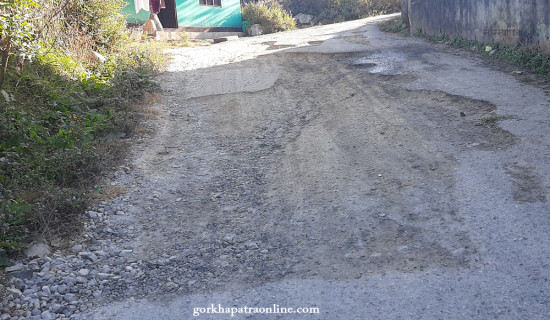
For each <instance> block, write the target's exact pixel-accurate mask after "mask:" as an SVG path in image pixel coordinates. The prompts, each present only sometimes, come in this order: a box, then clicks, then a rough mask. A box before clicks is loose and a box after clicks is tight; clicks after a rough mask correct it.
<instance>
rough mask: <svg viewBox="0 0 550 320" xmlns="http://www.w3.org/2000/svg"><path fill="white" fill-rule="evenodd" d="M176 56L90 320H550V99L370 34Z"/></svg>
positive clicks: (369, 23) (367, 24) (362, 30)
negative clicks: (119, 279) (128, 276)
mask: <svg viewBox="0 0 550 320" xmlns="http://www.w3.org/2000/svg"><path fill="white" fill-rule="evenodd" d="M172 54H173V63H172V65H171V69H170V71H171V72H169V73H166V74H164V75H162V76H161V77H160V81H161V82H162V85H163V99H162V102H160V103H158V104H156V105H155V106H153V107H154V108H156V109H158V110H159V112H158V116H157V118H156V119H153V120H151V121H150V123H151V124H152V125H154V127H155V133H154V134H152V135H151V136H150V137H149V138H146V139H145V140H144V141H141V142H142V143H141V144H137V145H136V151H135V157H134V160H133V170H132V171H131V173H129V174H127V175H123V176H121V177H120V178H119V179H118V180H117V182H116V183H119V184H121V185H125V186H127V187H128V188H129V190H128V192H127V194H125V195H123V196H122V197H121V198H120V199H118V200H117V201H118V202H117V203H122V206H121V209H122V210H123V211H124V212H125V214H124V215H113V216H112V217H110V218H109V220H108V221H107V225H108V226H109V227H110V228H111V229H110V230H113V229H114V230H119V233H118V234H119V235H122V236H121V239H122V240H120V241H118V240H117V245H118V246H120V247H121V248H126V249H131V250H133V251H132V254H131V256H132V257H133V260H132V262H133V263H134V265H135V264H136V263H137V264H140V263H141V264H143V265H144V266H145V265H147V266H148V267H147V272H146V275H145V276H141V277H140V278H138V283H139V286H138V287H135V286H134V287H132V286H131V285H130V286H128V287H124V288H123V289H121V290H119V291H117V290H113V291H112V292H111V295H109V296H107V297H104V298H103V300H101V298H100V301H103V303H106V305H105V306H104V307H103V308H101V309H97V310H95V311H93V312H90V313H89V314H88V318H89V319H98V320H99V319H111V320H114V319H132V320H138V319H166V320H168V319H178V320H179V319H192V318H196V319H343V320H349V319H548V318H550V282H549V281H548V280H549V278H550V252H549V248H550V237H549V235H550V206H549V204H548V188H549V186H550V166H548V164H549V163H550V144H549V143H550V104H549V100H550V99H549V97H548V96H547V95H546V94H545V93H544V91H543V90H542V89H541V88H539V87H535V86H532V85H529V84H525V83H521V82H520V81H518V79H516V78H514V76H513V75H510V74H509V73H508V72H503V71H499V70H497V69H494V68H493V67H490V66H487V65H486V64H485V63H484V62H483V61H481V60H479V59H477V58H475V57H471V56H470V55H469V54H466V53H460V52H458V51H456V52H455V51H452V50H450V49H447V48H444V47H442V46H441V45H434V44H432V43H427V42H424V41H422V40H419V39H415V38H405V37H401V36H397V35H388V34H384V33H381V32H380V31H379V30H378V28H377V26H376V23H375V20H374V19H370V20H369V19H367V20H360V21H354V22H348V23H343V24H336V25H330V26H323V27H315V28H310V29H304V30H298V31H293V32H285V33H280V34H276V35H268V36H262V37H256V38H246V39H239V40H237V41H232V42H226V43H221V44H216V45H214V46H211V47H206V48H191V49H190V48H187V49H178V50H173V51H172ZM97 237H100V236H97ZM111 237H113V236H112V235H111ZM162 257H164V258H165V259H164V260H162V261H161V262H158V261H157V259H159V258H162ZM144 268H145V267H144ZM116 292H118V293H117V294H116V295H115V294H114V293H116ZM114 299H116V300H119V301H120V302H110V301H112V300H114ZM212 304H213V305H215V306H222V307H237V308H244V307H271V306H273V305H278V306H280V307H287V308H288V307H293V308H298V307H316V308H319V311H320V313H319V314H236V315H235V316H234V317H231V316H230V315H228V314H202V315H200V316H198V317H194V316H193V311H194V310H195V308H207V307H210V306H211V305H212Z"/></svg>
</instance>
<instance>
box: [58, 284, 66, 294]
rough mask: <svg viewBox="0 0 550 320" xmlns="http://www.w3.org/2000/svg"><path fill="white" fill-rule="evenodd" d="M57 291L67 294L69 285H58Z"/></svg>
mask: <svg viewBox="0 0 550 320" xmlns="http://www.w3.org/2000/svg"><path fill="white" fill-rule="evenodd" d="M57 292H59V294H65V293H66V292H67V286H66V285H64V284H61V285H59V286H57Z"/></svg>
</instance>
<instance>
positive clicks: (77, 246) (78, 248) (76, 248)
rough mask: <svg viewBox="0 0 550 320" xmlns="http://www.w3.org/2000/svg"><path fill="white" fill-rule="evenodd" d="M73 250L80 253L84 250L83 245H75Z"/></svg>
mask: <svg viewBox="0 0 550 320" xmlns="http://www.w3.org/2000/svg"><path fill="white" fill-rule="evenodd" d="M71 249H72V250H73V251H80V250H82V245H81V244H75V245H74V246H73V247H72V248H71Z"/></svg>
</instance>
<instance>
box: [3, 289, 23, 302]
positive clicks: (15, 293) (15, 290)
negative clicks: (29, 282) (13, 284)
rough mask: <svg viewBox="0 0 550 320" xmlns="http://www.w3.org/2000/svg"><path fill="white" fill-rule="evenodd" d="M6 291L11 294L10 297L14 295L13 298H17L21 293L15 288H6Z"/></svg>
mask: <svg viewBox="0 0 550 320" xmlns="http://www.w3.org/2000/svg"><path fill="white" fill-rule="evenodd" d="M6 291H7V293H8V294H11V295H12V297H14V298H15V299H17V298H19V297H21V296H22V295H23V293H22V292H21V290H19V289H15V288H7V289H6Z"/></svg>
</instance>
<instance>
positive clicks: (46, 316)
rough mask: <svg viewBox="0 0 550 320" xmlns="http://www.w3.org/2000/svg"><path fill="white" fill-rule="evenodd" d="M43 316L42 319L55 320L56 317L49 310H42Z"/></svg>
mask: <svg viewBox="0 0 550 320" xmlns="http://www.w3.org/2000/svg"><path fill="white" fill-rule="evenodd" d="M41 317H42V320H53V319H54V317H53V315H52V313H51V312H49V311H44V312H42V314H41Z"/></svg>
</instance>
